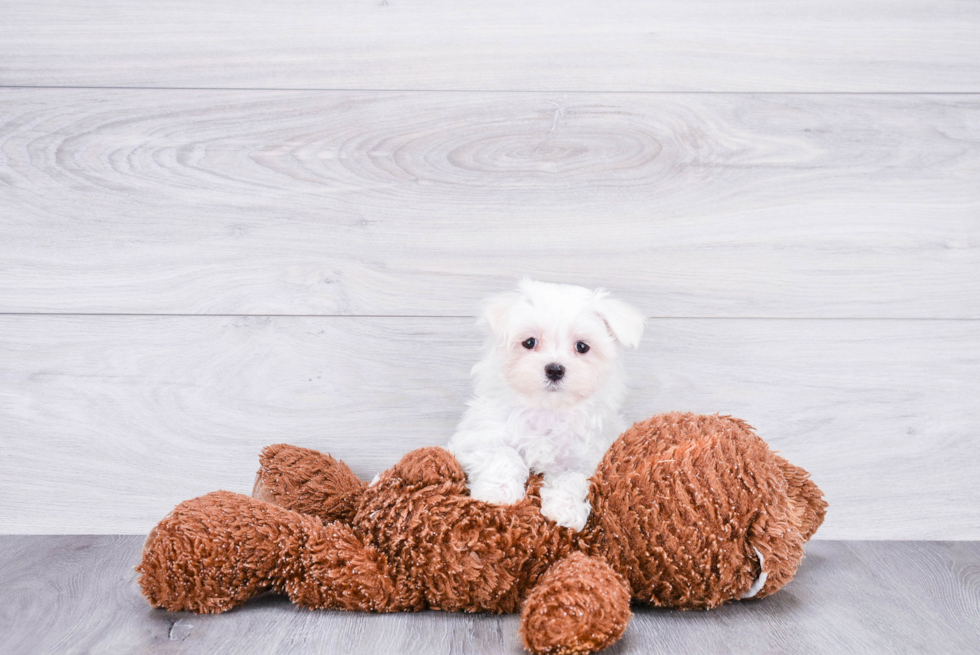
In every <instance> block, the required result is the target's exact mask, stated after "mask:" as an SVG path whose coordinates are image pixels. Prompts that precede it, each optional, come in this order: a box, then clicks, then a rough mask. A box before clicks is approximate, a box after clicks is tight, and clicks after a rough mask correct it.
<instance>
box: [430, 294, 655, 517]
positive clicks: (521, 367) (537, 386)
mask: <svg viewBox="0 0 980 655" xmlns="http://www.w3.org/2000/svg"><path fill="white" fill-rule="evenodd" d="M480 322H481V323H483V324H485V325H486V326H487V327H488V328H489V331H490V338H489V339H488V340H487V345H486V354H485V356H484V358H483V360H482V361H480V362H479V363H478V364H477V365H476V366H474V367H473V376H474V378H475V387H476V395H475V397H474V398H473V399H472V400H471V401H470V402H469V408H468V409H467V410H466V414H465V415H464V416H463V420H462V421H461V422H460V424H459V427H458V428H457V430H456V433H455V434H454V435H453V436H452V438H451V439H450V440H449V444H448V446H447V448H448V449H449V450H450V451H451V452H452V453H453V454H454V455H455V456H456V459H457V460H459V463H460V464H461V465H462V466H463V469H464V470H465V471H466V474H467V477H468V483H469V488H470V495H471V496H472V497H473V498H477V499H480V500H485V501H488V502H491V503H497V504H501V505H507V504H511V503H516V502H517V501H519V500H521V499H522V498H523V497H524V486H525V483H526V481H527V476H528V473H529V472H530V471H535V472H537V473H541V474H543V475H544V484H543V485H542V487H541V513H542V514H544V515H545V516H546V517H548V518H550V519H553V520H554V521H555V522H557V523H558V524H559V525H562V526H565V527H569V528H573V529H575V530H576V531H578V530H581V529H582V528H583V527H585V523H586V521H587V520H588V518H589V512H590V511H591V507H590V506H589V501H588V500H587V498H586V497H587V495H588V491H589V482H588V478H589V477H590V476H591V475H592V473H593V472H594V471H595V469H596V466H597V465H598V464H599V461H600V460H601V459H602V456H603V455H604V454H605V452H606V450H607V449H608V448H609V446H610V445H611V444H612V442H613V441H614V440H615V439H616V437H617V436H619V434H620V433H621V432H622V431H623V429H624V428H625V427H626V426H625V423H624V421H623V419H622V417H621V416H620V414H619V408H620V405H621V404H622V402H623V398H624V396H625V395H626V384H625V382H624V375H623V368H622V364H621V363H620V360H619V350H620V346H626V347H629V348H635V347H636V346H637V345H638V344H639V341H640V336H642V334H643V324H644V317H643V315H642V314H640V312H638V311H637V310H635V309H633V308H632V307H630V306H629V305H627V304H626V303H624V302H622V301H619V300H613V299H611V298H608V297H607V294H606V292H605V291H603V290H601V289H600V290H596V291H592V290H590V289H585V288H583V287H577V286H571V285H566V284H549V283H546V282H535V281H533V280H529V279H527V278H525V279H523V280H521V282H520V284H519V285H518V289H517V291H514V292H510V293H503V294H500V295H497V296H493V297H491V298H488V299H487V300H486V301H485V304H484V308H483V313H482V317H481V320H480Z"/></svg>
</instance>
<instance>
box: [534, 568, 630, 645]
mask: <svg viewBox="0 0 980 655" xmlns="http://www.w3.org/2000/svg"><path fill="white" fill-rule="evenodd" d="M630 616H631V613H630V593H629V586H628V584H627V583H626V580H624V579H623V578H622V576H620V575H619V574H618V573H616V572H615V571H614V570H613V569H612V567H610V566H609V565H608V564H607V563H606V562H605V561H602V560H598V559H594V558H591V557H587V556H586V555H583V554H582V553H573V554H571V555H569V556H568V557H567V558H566V559H564V560H562V561H561V562H559V563H558V564H556V565H555V566H553V567H551V569H549V570H548V571H547V572H546V573H545V574H544V575H543V576H542V577H541V579H540V580H539V581H538V583H537V584H536V585H535V587H534V589H532V590H531V593H530V594H528V597H527V599H525V601H524V605H523V607H522V608H521V637H522V638H523V641H524V647H525V648H527V649H528V650H529V651H531V652H532V653H535V654H537V653H541V654H545V653H547V654H548V655H557V654H561V655H571V654H572V653H575V654H581V653H595V652H598V651H600V650H602V649H603V648H606V647H608V646H611V645H612V644H614V643H616V642H617V641H618V640H619V638H620V637H622V636H623V633H624V632H625V631H626V626H627V625H629V621H630Z"/></svg>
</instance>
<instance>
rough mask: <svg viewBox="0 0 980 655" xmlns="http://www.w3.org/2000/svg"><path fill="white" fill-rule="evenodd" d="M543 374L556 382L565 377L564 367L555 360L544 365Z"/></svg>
mask: <svg viewBox="0 0 980 655" xmlns="http://www.w3.org/2000/svg"><path fill="white" fill-rule="evenodd" d="M544 374H545V375H546V376H548V379H549V380H551V381H552V382H558V380H561V379H562V378H563V377H565V367H564V366H562V365H561V364H558V363H556V362H552V363H550V364H548V365H547V366H545V367H544Z"/></svg>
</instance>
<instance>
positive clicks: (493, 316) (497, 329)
mask: <svg viewBox="0 0 980 655" xmlns="http://www.w3.org/2000/svg"><path fill="white" fill-rule="evenodd" d="M523 297H524V295H523V294H521V293H520V292H518V291H508V292H506V293H498V294H497V295H495V296H490V297H489V298H487V299H486V300H484V301H483V302H482V303H481V304H480V318H479V320H477V324H478V325H485V326H486V327H487V329H489V330H490V332H492V333H493V334H495V335H496V336H498V337H503V336H504V332H505V331H506V328H507V322H508V319H509V318H510V312H511V310H512V309H513V308H514V305H516V304H517V302H518V301H520V300H521V299H522V298H523Z"/></svg>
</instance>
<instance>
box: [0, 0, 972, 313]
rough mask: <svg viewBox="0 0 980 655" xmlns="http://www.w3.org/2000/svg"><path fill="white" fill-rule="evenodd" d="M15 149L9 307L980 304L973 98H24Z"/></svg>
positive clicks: (0, 114)
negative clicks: (539, 294) (589, 296)
mask: <svg viewBox="0 0 980 655" xmlns="http://www.w3.org/2000/svg"><path fill="white" fill-rule="evenodd" d="M978 6H980V5H978ZM0 156H2V158H3V165H2V166H0V185H2V186H0V192H2V203H3V211H2V212H0V231H2V234H3V238H2V239H0V311H2V312H107V313H120V312H121V313H241V314H369V315H390V314H396V315H406V314H407V315H457V316H467V315H470V314H471V313H472V312H473V308H474V305H475V304H476V302H477V300H478V299H480V298H482V297H483V296H485V295H486V294H488V293H491V292H496V291H499V290H502V289H507V288H510V287H511V286H512V285H513V284H514V280H515V278H516V277H517V276H518V275H520V274H524V273H527V274H531V275H534V276H537V277H539V278H543V279H550V280H554V281H562V282H576V283H582V284H586V285H607V286H611V287H613V288H615V289H617V290H619V291H621V292H622V293H623V295H624V296H625V297H627V298H629V299H630V300H632V301H634V302H635V303H636V304H638V305H639V306H640V307H641V308H642V309H643V311H645V312H646V313H648V314H650V315H656V316H777V317H778V316H800V317H928V318H935V317H945V318H956V317H973V318H977V317H980V274H978V271H980V220H978V216H980V96H975V95H967V96H924V95H914V96H874V95H872V96H867V95H865V96H850V95H843V96H842V95H835V96H813V95H776V96H771V95H724V94H709V95H696V94H693V95H692V94H680V95H616V94H561V93H552V94H548V93H544V94H537V93H526V94H506V93H434V94H433V93H363V92H203V91H172V90H169V91H145V90H144V91H133V90H130V91H118V90H117V91H111V90H37V89H32V90H10V89H7V90H0Z"/></svg>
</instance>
